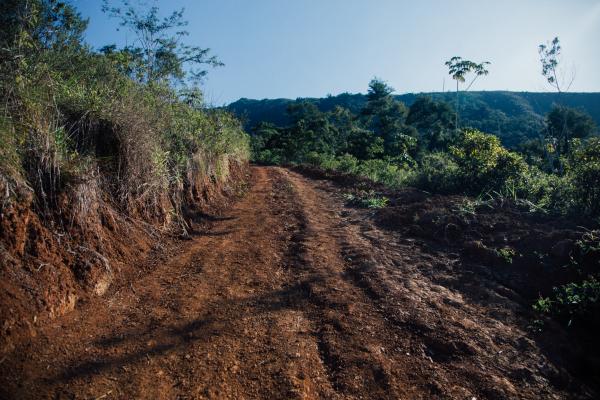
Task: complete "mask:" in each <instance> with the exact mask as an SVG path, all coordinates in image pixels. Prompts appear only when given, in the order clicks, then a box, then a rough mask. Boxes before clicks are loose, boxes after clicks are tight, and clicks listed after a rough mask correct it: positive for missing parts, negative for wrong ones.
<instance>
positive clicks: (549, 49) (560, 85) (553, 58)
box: [538, 37, 575, 93]
mask: <svg viewBox="0 0 600 400" xmlns="http://www.w3.org/2000/svg"><path fill="white" fill-rule="evenodd" d="M561 50H562V47H561V46H560V40H559V39H558V37H555V38H554V39H552V41H551V42H548V43H546V44H540V45H539V46H538V53H539V55H540V63H541V64H542V75H543V76H544V78H546V81H547V82H548V84H549V85H550V86H552V87H553V88H554V89H556V91H557V92H558V93H562V92H563V91H568V90H569V89H570V88H571V85H572V84H573V81H574V80H575V73H574V71H573V72H572V74H571V80H570V82H569V83H568V84H567V87H566V88H565V84H566V81H565V79H564V76H562V75H563V74H562V73H560V72H559V71H558V69H559V65H560V52H561Z"/></svg>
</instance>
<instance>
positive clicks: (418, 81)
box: [72, 0, 600, 105]
mask: <svg viewBox="0 0 600 400" xmlns="http://www.w3.org/2000/svg"><path fill="white" fill-rule="evenodd" d="M134 1H135V0H134ZM72 2H73V4H74V5H75V6H76V7H77V8H78V10H79V11H80V12H81V13H82V15H83V16H86V17H90V25H89V29H88V32H87V41H88V42H89V43H90V44H91V45H93V46H94V47H100V46H102V45H104V44H109V43H117V44H122V43H124V42H125V40H128V41H129V42H131V41H132V39H133V36H132V35H131V34H126V33H125V31H120V32H118V31H116V25H117V23H116V21H115V20H111V19H109V18H108V17H107V16H106V15H104V14H103V13H102V12H101V10H100V7H101V2H100V0H72ZM147 3H149V4H153V3H156V4H157V5H158V6H159V7H160V8H161V10H162V11H164V12H165V13H167V12H168V11H171V10H174V9H179V8H181V7H184V8H185V15H186V18H187V19H188V20H189V21H190V24H189V26H188V30H189V31H190V36H189V37H188V39H187V41H188V43H189V44H193V45H199V46H202V47H210V48H211V49H213V53H214V54H216V55H218V56H219V58H220V59H221V60H222V61H223V62H224V63H225V64H226V65H225V67H221V68H218V69H214V70H211V71H210V73H209V75H208V79H207V80H206V82H205V83H204V85H203V89H204V92H205V97H206V100H207V101H208V102H209V103H211V104H213V105H222V104H225V103H229V102H232V101H235V100H237V99H238V98H240V97H247V98H257V99H261V98H277V97H287V98H296V97H321V96H325V95H327V94H338V93H342V92H352V93H355V92H365V91H366V88H367V84H368V82H369V80H370V79H371V78H373V77H374V76H377V77H380V78H382V79H384V80H385V81H387V82H388V83H389V84H390V85H391V86H393V87H394V88H395V89H396V92H397V93H406V92H426V91H441V90H442V88H443V87H445V88H446V90H450V89H452V88H453V81H451V79H450V78H449V77H448V76H447V70H446V67H445V66H444V61H446V60H447V59H449V58H450V57H452V56H454V55H459V56H462V57H465V58H468V59H472V60H473V61H483V60H488V61H490V62H491V63H492V64H491V66H490V67H489V70H490V74H489V75H488V76H486V77H484V78H482V79H481V80H480V81H478V82H477V83H476V84H475V86H474V87H473V89H472V90H526V91H547V90H550V88H549V87H548V86H547V85H546V84H545V81H544V79H543V78H542V77H541V76H540V65H539V58H538V54H537V46H538V45H539V44H540V43H543V42H545V41H547V40H550V39H552V38H553V37H554V36H559V38H560V39H561V42H562V46H563V65H564V66H565V69H566V71H565V74H566V75H567V76H570V74H571V71H572V70H574V71H575V80H574V83H573V86H572V88H571V91H587V92H590V91H600V73H599V72H600V51H599V49H600V46H599V45H598V40H599V39H600V0H570V1H567V0H563V1H559V0H502V1H493V0H480V1H474V0H469V1H467V0H454V1H444V0H420V1H403V0H293V1H292V0H289V1H288V0H196V1H193V0H188V1H184V0H157V1H155V2H153V1H152V0H150V1H147ZM113 4H118V0H113Z"/></svg>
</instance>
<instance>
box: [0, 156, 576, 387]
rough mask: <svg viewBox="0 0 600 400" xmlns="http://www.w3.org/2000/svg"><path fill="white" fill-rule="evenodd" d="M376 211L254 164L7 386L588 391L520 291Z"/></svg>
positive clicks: (57, 326)
mask: <svg viewBox="0 0 600 400" xmlns="http://www.w3.org/2000/svg"><path fill="white" fill-rule="evenodd" d="M369 213H370V211H368V210H358V209H352V208H347V207H344V203H343V200H342V197H341V191H340V190H339V189H337V188H335V187H334V186H333V184H331V183H329V182H327V181H316V180H312V179H309V178H306V177H304V176H302V175H299V174H297V173H295V172H291V171H289V170H286V169H280V168H267V167H255V168H253V178H252V186H251V189H250V190H249V192H248V193H247V194H246V196H245V197H244V198H242V199H241V200H240V201H238V202H237V203H236V204H235V205H234V207H233V208H231V209H230V210H229V211H228V212H226V213H224V214H223V215H221V216H212V217H211V216H207V218H209V219H210V220H211V223H210V229H207V230H206V231H205V232H203V233H202V234H197V235H195V236H194V237H193V238H192V239H191V240H189V241H186V242H185V243H184V244H183V245H181V246H180V247H179V248H178V250H176V251H171V252H170V253H169V254H166V255H164V256H163V257H157V258H156V259H155V260H153V261H151V262H149V263H148V265H143V266H140V271H143V273H142V274H140V276H139V277H138V279H135V280H133V281H131V283H127V284H121V285H117V286H116V287H115V288H113V289H112V290H111V291H110V292H109V293H107V294H106V295H105V296H104V297H102V298H98V299H95V300H92V301H90V302H88V303H86V304H82V305H81V306H79V307H78V308H77V309H76V311H74V312H72V313H70V314H69V315H67V316H66V317H63V318H61V319H59V320H56V321H55V323H54V324H53V325H51V326H48V327H46V328H44V329H43V330H42V331H41V332H40V333H38V335H37V337H35V338H34V339H32V340H31V341H30V342H29V343H28V344H27V345H25V346H24V347H23V348H21V349H19V350H18V351H16V352H15V353H13V354H9V355H7V356H6V357H5V358H4V359H3V360H2V361H1V362H0V372H1V378H0V379H1V381H0V386H1V388H0V395H1V396H3V397H6V398H31V399H38V398H52V399H63V398H64V399H72V398H77V399H80V398H81V399H133V398H147V399H162V398H164V399H203V398H211V399H227V398H231V399H254V398H261V399H290V398H302V399H304V398H307V399H311V398H325V399H336V398H340V399H342V398H343V399H346V398H350V399H354V398H355V399H371V398H373V399H377V398H390V399H400V398H404V399H420V398H423V399H432V398H452V399H473V398H476V399H482V398H494V399H504V398H531V399H533V398H545V399H549V398H571V397H586V395H585V393H584V392H581V391H580V390H578V394H577V395H575V394H573V393H575V392H573V387H574V385H575V384H576V383H574V382H571V381H570V380H569V379H567V378H564V374H563V373H562V372H561V371H560V368H559V367H556V366H555V365H554V364H553V363H552V362H551V361H549V358H548V357H547V355H545V354H544V352H543V351H542V350H540V348H539V347H538V345H537V344H536V342H535V341H534V340H532V339H531V338H530V336H529V334H528V333H527V332H526V330H525V328H524V326H525V322H524V320H523V319H522V317H521V315H520V311H519V310H520V308H521V307H522V306H521V300H520V299H519V298H518V296H517V295H516V294H515V293H513V292H511V291H510V290H509V289H507V288H503V287H498V286H494V287H493V288H491V287H490V285H488V284H487V283H486V281H485V278H481V277H472V276H470V275H466V274H463V275H460V276H458V275H455V274H454V272H453V271H454V270H455V269H456V268H458V264H459V263H460V261H459V258H458V255H456V254H451V253H450V254H449V253H447V252H441V251H440V252H437V251H436V250H435V249H432V248H428V247H427V246H424V245H422V243H420V242H419V241H418V240H415V239H411V238H404V237H401V236H400V235H399V234H395V233H393V232H388V231H384V230H382V229H379V228H377V227H376V226H375V225H374V224H373V223H372V222H371V219H370V215H369ZM465 288H466V289H465Z"/></svg>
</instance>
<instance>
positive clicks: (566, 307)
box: [533, 276, 600, 325]
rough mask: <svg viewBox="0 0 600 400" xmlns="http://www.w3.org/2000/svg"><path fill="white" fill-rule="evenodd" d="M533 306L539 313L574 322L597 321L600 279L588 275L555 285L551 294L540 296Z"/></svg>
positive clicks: (599, 302) (599, 308) (599, 306)
mask: <svg viewBox="0 0 600 400" xmlns="http://www.w3.org/2000/svg"><path fill="white" fill-rule="evenodd" d="M533 308H534V309H535V310H536V311H538V312H541V313H546V314H549V315H552V316H554V317H556V318H558V319H560V320H563V321H565V322H566V323H567V325H572V324H573V323H574V322H577V321H578V322H588V323H589V322H591V323H593V322H594V321H598V315H599V312H600V281H598V280H597V279H596V277H594V276H589V277H588V278H587V279H585V280H583V281H581V282H571V283H568V284H565V285H561V286H559V287H555V288H554V291H553V293H552V295H551V296H548V297H540V298H539V299H538V300H537V301H536V302H535V303H534V305H533Z"/></svg>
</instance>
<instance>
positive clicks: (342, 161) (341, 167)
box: [337, 153, 358, 174]
mask: <svg viewBox="0 0 600 400" xmlns="http://www.w3.org/2000/svg"><path fill="white" fill-rule="evenodd" d="M337 162H338V165H337V169H338V171H340V172H344V173H346V174H355V173H356V172H357V170H358V159H357V158H356V157H354V156H353V155H350V154H348V153H345V154H343V155H341V156H338V157H337Z"/></svg>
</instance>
